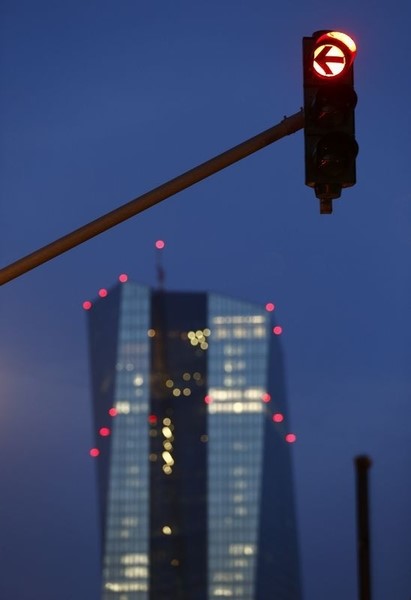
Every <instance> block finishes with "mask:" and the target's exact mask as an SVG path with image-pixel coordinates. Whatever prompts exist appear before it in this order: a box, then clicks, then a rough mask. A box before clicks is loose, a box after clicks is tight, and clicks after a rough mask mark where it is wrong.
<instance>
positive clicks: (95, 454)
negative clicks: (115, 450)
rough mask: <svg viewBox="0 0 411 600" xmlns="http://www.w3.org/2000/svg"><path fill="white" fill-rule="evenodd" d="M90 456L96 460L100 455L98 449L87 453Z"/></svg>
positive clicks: (92, 449)
mask: <svg viewBox="0 0 411 600" xmlns="http://www.w3.org/2000/svg"><path fill="white" fill-rule="evenodd" d="M89 454H90V456H92V457H93V458H96V457H97V456H99V455H100V450H99V449H98V448H91V450H90V452H89Z"/></svg>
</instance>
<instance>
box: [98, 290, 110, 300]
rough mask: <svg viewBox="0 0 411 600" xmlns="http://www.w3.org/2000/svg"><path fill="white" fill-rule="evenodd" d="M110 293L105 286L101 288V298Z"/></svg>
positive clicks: (99, 293)
mask: <svg viewBox="0 0 411 600" xmlns="http://www.w3.org/2000/svg"><path fill="white" fill-rule="evenodd" d="M107 294H108V291H107V290H106V289H105V288H101V290H99V291H98V295H99V296H100V298H105V297H106V296H107Z"/></svg>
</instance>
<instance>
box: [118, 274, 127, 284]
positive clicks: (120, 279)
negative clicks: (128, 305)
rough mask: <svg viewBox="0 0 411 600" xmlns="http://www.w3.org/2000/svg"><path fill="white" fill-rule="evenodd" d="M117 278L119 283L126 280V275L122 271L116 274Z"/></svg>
mask: <svg viewBox="0 0 411 600" xmlns="http://www.w3.org/2000/svg"><path fill="white" fill-rule="evenodd" d="M118 280H119V281H120V283H126V281H128V275H126V274H125V273H122V274H121V275H119V276H118Z"/></svg>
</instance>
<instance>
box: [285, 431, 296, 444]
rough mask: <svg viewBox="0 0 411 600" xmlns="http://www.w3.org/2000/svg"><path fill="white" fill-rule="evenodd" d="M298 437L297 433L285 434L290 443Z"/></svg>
mask: <svg viewBox="0 0 411 600" xmlns="http://www.w3.org/2000/svg"><path fill="white" fill-rule="evenodd" d="M296 439H297V436H296V435H295V433H287V435H286V436H285V441H286V442H288V443H289V444H293V443H294V442H295V441H296Z"/></svg>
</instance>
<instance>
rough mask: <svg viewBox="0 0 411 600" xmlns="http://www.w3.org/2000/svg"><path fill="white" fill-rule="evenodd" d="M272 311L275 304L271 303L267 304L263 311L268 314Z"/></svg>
mask: <svg viewBox="0 0 411 600" xmlns="http://www.w3.org/2000/svg"><path fill="white" fill-rule="evenodd" d="M274 309H275V304H273V303H272V302H267V304H266V305H265V310H268V312H273V310H274Z"/></svg>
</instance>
